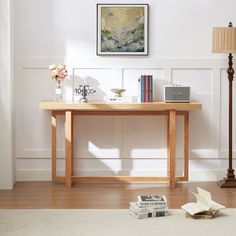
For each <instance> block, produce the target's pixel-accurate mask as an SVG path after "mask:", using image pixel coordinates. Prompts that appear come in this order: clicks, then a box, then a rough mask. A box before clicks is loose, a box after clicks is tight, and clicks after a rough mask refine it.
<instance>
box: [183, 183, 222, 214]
mask: <svg viewBox="0 0 236 236" xmlns="http://www.w3.org/2000/svg"><path fill="white" fill-rule="evenodd" d="M193 195H194V196H195V197H196V200H197V202H190V203H187V204H184V205H183V206H181V208H182V209H183V210H185V211H186V213H187V214H186V216H187V217H188V216H192V217H193V218H212V217H213V216H214V215H215V214H216V213H217V212H219V211H220V210H221V209H225V206H223V205H221V204H219V203H217V202H215V201H213V200H212V197H211V193H210V192H208V191H206V190H204V189H202V188H199V187H197V193H193Z"/></svg>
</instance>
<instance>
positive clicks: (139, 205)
mask: <svg viewBox="0 0 236 236" xmlns="http://www.w3.org/2000/svg"><path fill="white" fill-rule="evenodd" d="M129 213H130V215H132V216H134V217H136V218H138V219H143V218H149V217H159V216H166V215H168V204H167V199H166V197H165V196H156V195H140V196H138V197H137V201H136V202H130V207H129Z"/></svg>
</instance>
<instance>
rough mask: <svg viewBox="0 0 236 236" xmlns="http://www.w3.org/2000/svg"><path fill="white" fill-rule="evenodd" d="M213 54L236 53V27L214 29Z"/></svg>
mask: <svg viewBox="0 0 236 236" xmlns="http://www.w3.org/2000/svg"><path fill="white" fill-rule="evenodd" d="M212 52H215V53H235V52H236V27H214V28H213V31H212Z"/></svg>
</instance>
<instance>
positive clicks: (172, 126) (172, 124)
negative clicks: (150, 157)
mask: <svg viewBox="0 0 236 236" xmlns="http://www.w3.org/2000/svg"><path fill="white" fill-rule="evenodd" d="M175 149H176V111H169V146H168V153H169V168H168V169H169V187H170V188H171V189H173V188H175V152H176V151H175Z"/></svg>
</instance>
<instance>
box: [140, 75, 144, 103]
mask: <svg viewBox="0 0 236 236" xmlns="http://www.w3.org/2000/svg"><path fill="white" fill-rule="evenodd" d="M140 87H141V102H144V95H145V81H144V75H141V86H140Z"/></svg>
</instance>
